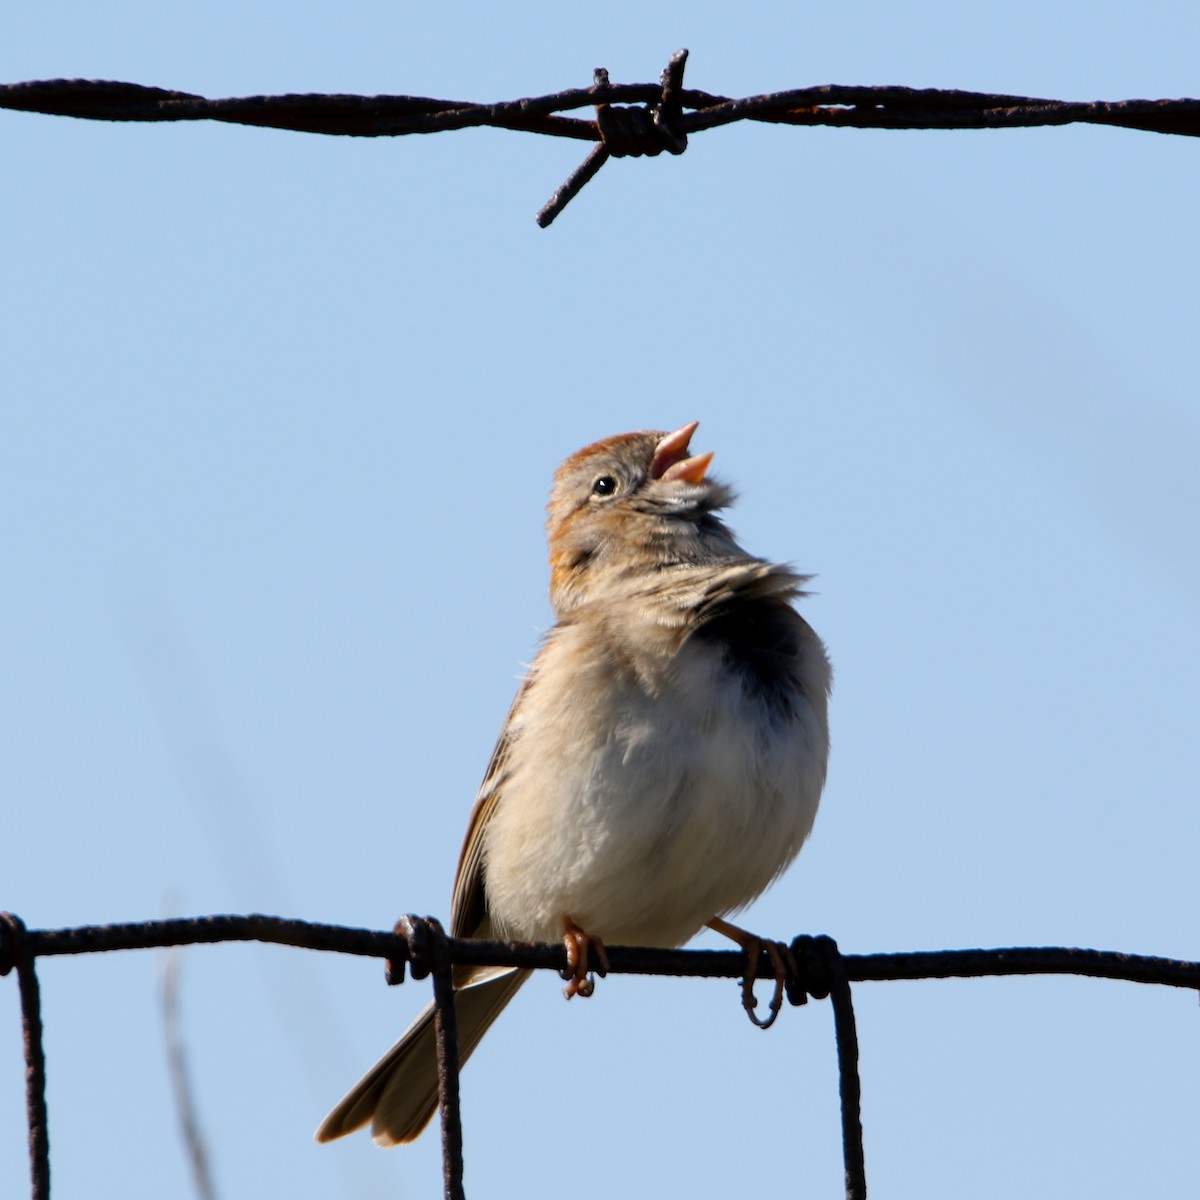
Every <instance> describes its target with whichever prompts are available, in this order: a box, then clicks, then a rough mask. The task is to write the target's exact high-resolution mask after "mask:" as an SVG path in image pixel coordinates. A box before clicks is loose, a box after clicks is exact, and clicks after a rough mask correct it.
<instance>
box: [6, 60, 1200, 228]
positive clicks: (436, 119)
mask: <svg viewBox="0 0 1200 1200" xmlns="http://www.w3.org/2000/svg"><path fill="white" fill-rule="evenodd" d="M686 62H687V51H686V50H680V51H678V52H677V53H676V54H674V55H672V56H671V60H670V62H669V63H668V65H667V68H666V70H665V71H664V72H663V74H662V78H661V79H660V81H659V82H658V83H627V84H614V83H612V82H611V81H610V80H609V77H608V72H607V71H606V70H605V69H604V68H603V67H598V68H597V69H596V70H595V72H594V74H593V84H592V86H591V87H588V88H568V89H567V90H565V91H561V92H555V93H553V94H551V95H547V96H534V97H526V98H523V99H519V100H505V101H501V102H500V103H497V104H476V103H471V102H467V101H461V100H438V99H434V98H433V97H430V96H347V95H320V94H312V95H284V96H243V97H234V98H229V99H221V100H210V99H207V98H206V97H204V96H197V95H195V94H193V93H191V92H177V91H170V90H167V89H164V88H156V87H144V86H142V85H141V84H136V83H115V82H110V81H103V80H101V81H95V80H83V79H52V80H40V81H35V82H29V83H10V84H3V85H0V108H7V109H14V110H18V111H22V112H35V113H45V114H49V115H53V116H63V117H83V118H87V119H90V120H97V121H225V122H229V123H232V124H236V125H258V126H265V127H267V128H270V129H289V130H294V131H296V132H301V133H323V134H332V135H341V136H349V137H398V136H401V135H403V134H410V133H441V132H444V131H446V130H451V129H472V128H479V127H483V126H487V127H491V128H494V129H511V130H517V131H520V132H523V133H537V134H543V135H547V136H549V137H565V138H575V139H577V140H581V141H588V142H597V143H599V144H598V145H597V146H596V147H595V148H594V149H593V150H592V151H591V153H590V154H589V155H588V156H587V157H586V158H585V159H584V161H583V162H582V163H581V164H580V166H579V167H578V168H576V170H575V171H574V172H573V173H572V174H571V176H570V177H569V178H568V179H567V180H566V182H565V183H564V184H563V185H562V186H561V187H560V188H559V189H558V190H557V191H556V192H555V193H554V195H553V196H552V197H551V199H550V201H549V202H548V203H547V204H546V205H545V206H544V207H543V208H542V209H541V211H540V212H539V213H538V214H537V222H538V224H539V225H541V226H542V227H543V228H545V227H546V226H548V225H549V224H550V223H551V222H552V221H553V220H554V219H555V217H557V216H558V214H559V213H560V212H562V210H563V209H564V208H565V207H566V206H567V205H568V204H569V203H570V202H571V200H572V199H573V198H574V197H575V196H576V195H578V193H579V191H580V190H581V189H582V188H583V187H584V185H585V184H586V183H587V182H588V181H589V180H590V179H592V178H593V177H594V176H595V174H596V172H597V171H599V170H600V168H601V167H602V166H603V165H604V164H605V162H607V161H608V159H609V158H610V157H618V158H619V157H625V156H654V155H658V154H661V153H662V152H663V151H666V152H667V153H669V154H682V153H683V152H684V150H685V149H686V148H687V142H688V135H689V134H693V133H699V132H701V131H702V130H705V129H715V128H716V127H717V126H719V125H729V124H731V123H733V122H734V121H763V122H767V123H770V124H774V125H833V126H838V127H843V128H845V127H849V128H854V129H1017V128H1030V127H1034V126H1044V125H1071V124H1090V125H1115V126H1119V127H1121V128H1124V129H1139V130H1145V131H1148V132H1151V133H1171V134H1179V135H1182V136H1185V137H1200V100H1193V99H1178V100H1095V101H1087V102H1078V101H1068V100H1047V99H1042V98H1038V97H1033V96H1012V95H1005V94H1002V93H992V92H968V91H961V90H958V89H940V88H908V87H843V86H840V85H837V84H827V85H823V86H820V87H803V88H795V89H793V90H790V91H783V92H770V93H766V94H763V95H758V96H744V97H742V98H741V99H740V100H739V99H732V98H730V97H729V96H720V95H714V94H712V93H709V92H702V91H696V90H695V89H692V88H685V87H684V86H683V71H684V66H685V64H686ZM618 105H620V106H619V107H618ZM587 107H594V108H595V110H596V117H595V120H585V119H582V118H579V117H566V116H562V115H561V114H562V113H565V112H570V111H572V110H574V109H579V108H587Z"/></svg>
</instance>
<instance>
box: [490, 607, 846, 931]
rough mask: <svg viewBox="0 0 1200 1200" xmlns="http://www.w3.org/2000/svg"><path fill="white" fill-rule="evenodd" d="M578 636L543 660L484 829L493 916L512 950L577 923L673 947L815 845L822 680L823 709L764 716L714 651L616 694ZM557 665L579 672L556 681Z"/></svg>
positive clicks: (692, 649) (555, 644)
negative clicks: (811, 841)
mask: <svg viewBox="0 0 1200 1200" xmlns="http://www.w3.org/2000/svg"><path fill="white" fill-rule="evenodd" d="M572 636H573V635H572V634H571V632H570V631H569V630H566V631H563V635H562V636H560V637H558V638H557V639H555V640H553V641H551V642H550V643H549V644H548V645H547V646H546V647H545V649H544V650H543V653H542V655H541V656H540V657H539V663H538V667H539V670H538V673H537V675H536V676H535V678H534V681H533V683H532V685H531V686H530V688H529V690H528V691H527V692H526V694H525V697H524V698H523V701H522V706H521V712H520V715H519V726H518V734H517V737H516V740H515V742H514V745H513V746H512V750H511V753H510V758H509V762H508V768H509V770H508V775H507V778H506V780H505V781H504V783H503V785H502V793H501V796H500V798H499V802H498V804H497V806H496V809H495V814H494V816H493V817H492V819H491V821H490V822H489V825H488V829H487V831H486V842H485V888H486V895H487V905H488V910H489V912H490V913H491V915H492V918H493V921H494V922H495V925H496V927H497V930H498V932H499V933H500V934H501V936H505V937H511V938H516V939H520V940H530V941H553V940H556V939H557V938H559V937H560V936H561V934H562V922H563V918H564V917H565V916H570V917H571V918H572V919H573V920H574V921H575V922H576V923H577V924H578V925H580V926H581V927H582V928H583V929H586V930H587V931H588V932H589V933H591V934H593V935H595V936H597V937H600V938H601V939H603V940H604V941H606V942H610V943H612V944H614V945H620V944H626V945H667V946H670V945H680V944H682V943H683V942H686V941H687V940H688V939H689V938H690V937H692V935H693V934H695V933H696V931H697V930H699V929H700V928H701V926H703V924H704V923H705V922H706V921H708V920H710V919H711V918H713V917H714V916H721V915H724V914H726V913H729V912H732V911H734V910H736V909H738V908H741V907H743V906H744V905H746V904H748V903H750V901H751V900H753V899H754V898H755V897H756V896H758V895H759V894H760V893H761V892H762V891H763V890H764V889H765V888H766V887H767V886H768V885H769V884H770V883H771V881H772V880H773V879H774V878H775V877H776V876H777V875H778V874H779V872H780V871H782V870H783V869H784V867H786V866H787V865H788V863H790V862H791V860H792V859H793V858H794V857H795V855H796V854H797V852H798V851H799V849H800V847H801V845H802V844H803V842H804V839H805V838H806V837H807V836H808V833H809V831H810V830H811V828H812V824H813V819H814V817H815V816H816V811H817V802H818V799H819V797H820V793H821V787H822V785H823V783H824V778H825V763H826V757H827V752H828V742H827V733H826V728H825V715H824V707H823V699H824V691H823V684H824V680H823V679H822V680H821V681H820V682H821V684H822V687H821V689H820V693H821V701H820V703H821V708H820V711H816V710H815V709H814V708H813V707H812V706H811V705H810V703H809V701H808V700H807V699H806V698H805V697H804V696H803V695H802V694H799V693H797V695H796V697H795V708H796V715H795V717H794V718H792V719H786V718H783V717H781V716H779V715H778V714H776V715H775V717H774V718H773V717H772V715H771V713H770V712H769V711H768V710H767V709H765V708H764V707H762V704H763V702H762V701H759V700H756V699H750V698H747V697H746V695H745V694H744V693H743V692H742V689H741V688H740V686H739V685H738V683H737V682H736V680H735V679H734V678H733V677H732V676H731V674H730V672H729V669H728V668H727V667H726V666H725V665H724V663H723V661H722V659H721V655H720V653H719V651H717V650H714V649H713V648H712V647H711V646H708V645H705V644H703V643H700V642H697V641H691V642H688V643H686V644H685V645H684V647H683V649H682V650H681V652H680V653H679V654H678V655H677V656H676V657H675V658H674V659H673V660H672V662H671V664H670V667H669V669H668V670H666V671H665V672H664V673H663V674H662V676H661V678H659V679H657V680H656V681H655V687H654V689H653V690H648V689H647V687H646V686H645V685H644V684H643V683H639V682H638V681H636V680H632V679H630V680H627V681H626V682H623V683H618V684H614V679H613V671H612V662H611V658H609V659H607V660H604V661H599V660H597V661H588V660H587V658H586V656H585V655H581V654H580V653H579V649H578V646H573V645H572ZM560 655H565V656H568V657H567V658H566V659H565V660H564V662H565V661H569V662H571V664H572V666H573V667H574V668H576V669H574V670H568V671H563V670H557V669H550V668H551V667H552V660H553V659H555V658H556V657H558V656H560ZM558 665H559V666H561V665H563V662H560V663H559V664H558ZM820 666H822V667H824V656H823V654H822V655H821V662H820ZM825 669H827V668H825ZM554 680H558V681H559V682H558V683H553V682H552V681H554ZM614 689H615V690H614Z"/></svg>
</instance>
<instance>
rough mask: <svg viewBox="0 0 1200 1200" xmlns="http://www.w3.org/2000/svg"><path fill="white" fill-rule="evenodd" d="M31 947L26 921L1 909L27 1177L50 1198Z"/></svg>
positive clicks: (1, 957) (1, 960) (0, 958)
mask: <svg viewBox="0 0 1200 1200" xmlns="http://www.w3.org/2000/svg"><path fill="white" fill-rule="evenodd" d="M34 956H35V955H34V951H33V950H32V948H31V947H30V945H29V937H28V934H27V933H26V930H25V923H24V921H22V920H21V918H20V917H17V916H14V915H13V914H12V913H0V975H7V974H8V973H9V972H10V971H11V970H13V969H14V968H16V972H17V987H18V990H19V991H20V994H21V1035H22V1039H23V1041H24V1044H25V1113H26V1120H27V1124H28V1126H29V1178H30V1182H31V1184H32V1190H33V1200H50V1123H49V1120H48V1117H47V1113H46V1052H45V1049H44V1048H43V1046H42V1000H41V994H40V991H39V989H38V978H37V972H36V971H35V970H34V968H33V960H34Z"/></svg>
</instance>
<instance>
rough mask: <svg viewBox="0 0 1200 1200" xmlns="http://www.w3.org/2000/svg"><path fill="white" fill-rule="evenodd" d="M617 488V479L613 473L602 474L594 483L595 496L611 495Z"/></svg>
mask: <svg viewBox="0 0 1200 1200" xmlns="http://www.w3.org/2000/svg"><path fill="white" fill-rule="evenodd" d="M616 490H617V481H616V480H615V479H614V478H613V477H612V476H611V475H601V476H600V478H599V479H597V480H596V482H595V483H593V484H592V495H593V496H611V495H612V494H613V493H614V492H615V491H616Z"/></svg>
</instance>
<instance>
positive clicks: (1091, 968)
mask: <svg viewBox="0 0 1200 1200" xmlns="http://www.w3.org/2000/svg"><path fill="white" fill-rule="evenodd" d="M236 941H242V942H247V941H255V942H270V943H274V944H277V945H287V946H296V947H299V948H302V949H309V950H323V951H328V952H335V953H340V954H355V955H364V956H369V957H375V958H381V959H385V960H387V963H388V979H389V982H392V983H398V982H400V981H401V980H402V979H403V978H404V974H405V968H406V965H407V967H408V968H410V969H411V971H412V974H413V978H414V979H423V978H425V977H426V976H429V975H432V977H433V987H434V998H435V1001H436V1003H437V1037H438V1070H439V1108H440V1111H441V1116H442V1148H443V1178H444V1187H445V1195H446V1197H447V1200H462V1197H463V1151H462V1146H463V1139H462V1123H461V1116H460V1112H459V1103H458V1066H459V1058H458V1044H457V1031H456V1028H455V1014H454V1003H453V994H454V989H453V982H452V971H451V969H452V967H453V966H455V965H470V966H511V967H521V968H541V969H545V970H552V971H558V972H561V971H563V970H564V969H565V968H566V966H567V955H566V949H565V947H564V946H562V945H561V944H557V945H537V946H535V945H527V944H524V943H520V942H485V941H474V940H466V939H461V938H451V937H447V936H446V935H445V933H444V931H443V930H442V927H441V925H440V924H438V922H437V921H435V920H434V919H433V918H431V917H424V918H420V917H404V918H402V919H401V920H400V921H399V922H398V923H397V925H396V928H395V929H394V930H392V931H388V932H382V931H378V930H371V929H356V928H348V927H345V926H340V925H322V924H314V923H311V922H308V921H295V920H289V919H286V918H283V917H269V916H263V915H261V914H257V913H253V914H249V915H246V916H212V917H193V918H183V919H174V920H163V921H146V922H141V923H134V924H124V925H85V926H79V927H76V928H70V929H40V930H26V928H25V926H24V925H23V924H22V922H21V921H20V919H19V918H17V917H14V916H12V915H10V914H0V975H4V974H7V973H8V972H9V971H11V970H12V969H13V968H14V967H15V968H16V971H17V975H18V979H19V982H20V989H21V1012H22V1022H23V1025H24V1032H25V1056H26V1064H27V1066H26V1085H27V1096H28V1111H29V1131H30V1132H29V1146H30V1171H31V1176H32V1179H33V1196H34V1200H49V1195H50V1161H49V1142H48V1135H47V1120H46V1103H45V1060H44V1057H43V1053H42V1042H41V1019H40V1016H39V1005H38V987H37V977H36V975H35V974H34V969H33V965H34V960H35V959H37V958H39V957H43V956H45V957H49V956H54V955H63V954H91V953H100V952H107V951H114V950H138V949H140V950H144V949H150V948H155V947H164V946H186V945H197V944H201V943H215V942H236ZM789 950H790V957H791V960H792V961H794V963H795V973H794V976H793V977H789V979H788V980H787V988H786V990H787V996H788V999H789V1000H790V1001H791V1003H792V1004H794V1005H796V1004H803V1003H805V1002H806V1000H807V999H808V998H809V997H812V998H813V999H816V1000H822V999H825V998H826V997H829V999H830V1001H831V1004H832V1006H833V1012H834V1028H835V1036H836V1041H837V1054H838V1075H839V1090H840V1094H841V1106H842V1144H843V1153H844V1157H845V1171H846V1196H847V1197H848V1200H865V1197H866V1194H867V1193H866V1186H867V1185H866V1174H865V1169H864V1165H863V1133H862V1117H861V1105H860V1091H861V1085H860V1080H859V1074H858V1036H857V1032H856V1028H855V1018H854V1007H853V1003H852V997H851V989H850V984H851V983H863V982H868V981H881V980H896V979H949V978H960V979H964V978H978V977H982V976H990V975H1083V976H1089V977H1092V978H1099V979H1124V980H1128V981H1130V982H1134V983H1148V984H1158V985H1161V986H1165V987H1176V988H1189V989H1191V990H1193V991H1196V992H1198V993H1200V962H1189V961H1183V960H1177V959H1167V958H1154V957H1149V956H1146V955H1137V954H1121V953H1116V952H1113V951H1104V950H1082V949H1069V948H1064V947H1053V946H1051V947H1018V948H1012V949H994V950H939V951H923V952H916V953H908V954H843V953H841V951H840V950H839V949H838V947H837V945H836V943H835V942H834V941H833V939H832V938H828V937H809V936H801V937H797V938H796V939H794V940H793V942H792V943H791V945H790V947H789ZM608 958H609V973H610V974H615V975H621V974H639V975H672V976H679V977H684V978H724V979H740V978H742V977H744V976H745V975H746V973H747V971H748V970H749V971H750V973H751V974H752V975H753V976H754V977H755V978H760V979H762V978H768V979H769V978H774V977H775V966H774V964H773V963H772V962H771V959H770V956H769V955H768V954H766V953H763V954H760V955H759V957H758V960H757V962H756V963H754V964H752V965H751V964H748V963H747V961H746V957H745V955H744V954H743V953H742V952H741V951H727V950H662V949H648V948H639V947H630V946H610V947H608Z"/></svg>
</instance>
